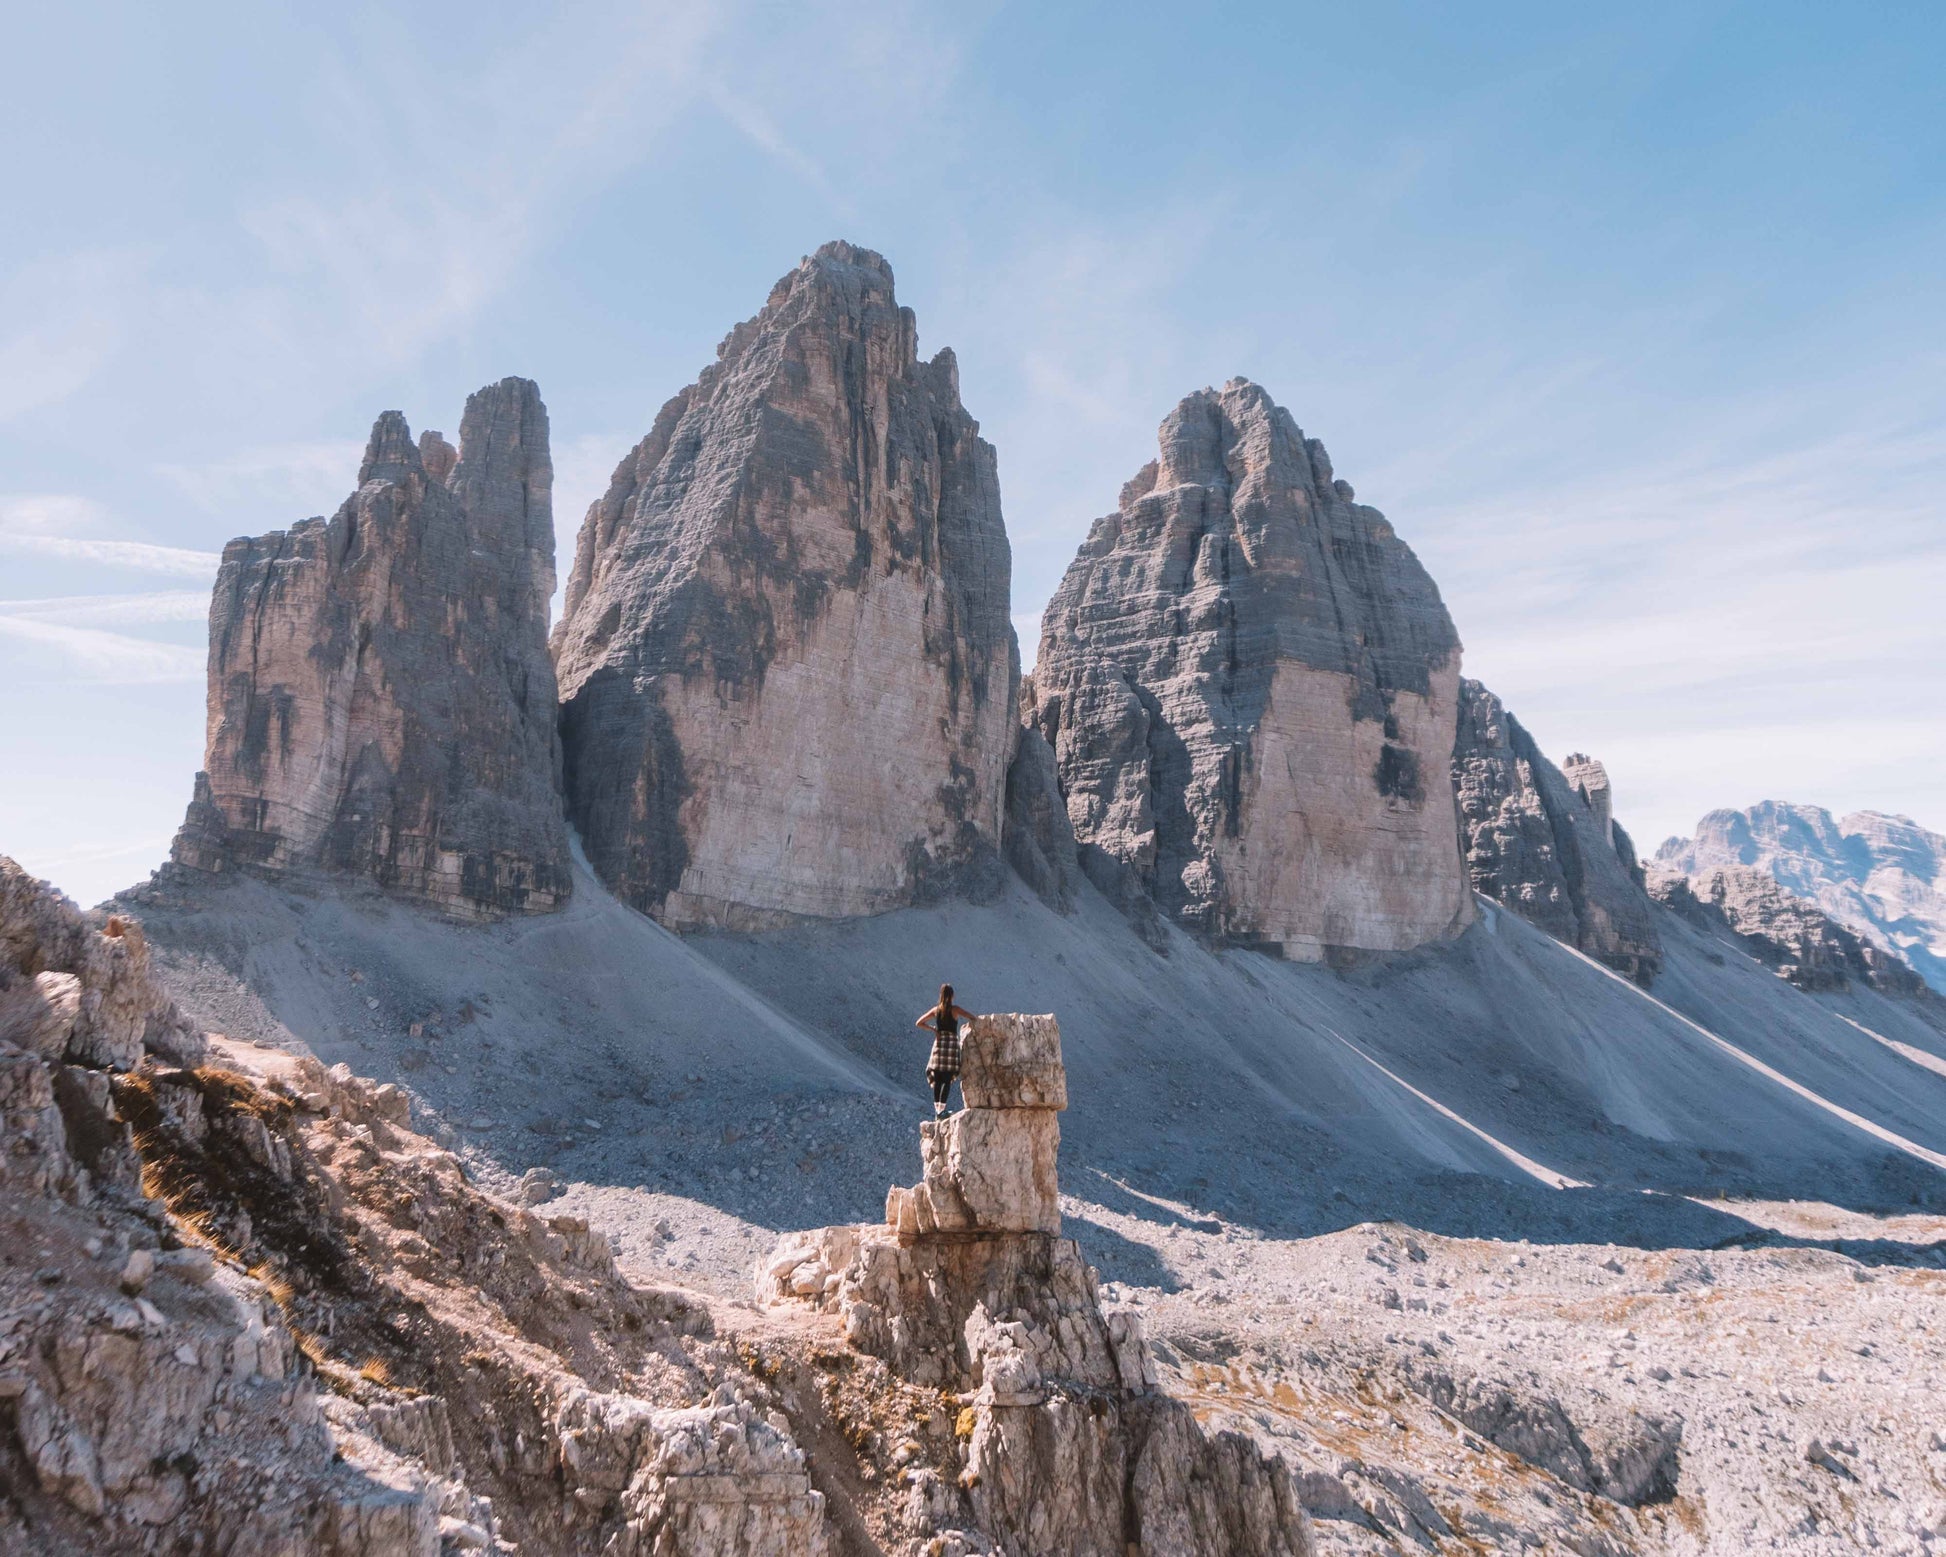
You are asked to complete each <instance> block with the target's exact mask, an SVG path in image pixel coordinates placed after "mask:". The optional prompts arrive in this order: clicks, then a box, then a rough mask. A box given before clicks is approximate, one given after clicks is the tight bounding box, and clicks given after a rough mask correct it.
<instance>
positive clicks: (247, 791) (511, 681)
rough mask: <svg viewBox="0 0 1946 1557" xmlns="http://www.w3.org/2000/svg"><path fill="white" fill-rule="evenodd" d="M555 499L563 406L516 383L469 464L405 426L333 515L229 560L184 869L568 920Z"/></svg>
mask: <svg viewBox="0 0 1946 1557" xmlns="http://www.w3.org/2000/svg"><path fill="white" fill-rule="evenodd" d="M552 484H553V467H552V465H551V463H550V460H549V455H548V442H547V412H546V409H545V408H544V407H543V406H542V404H541V400H540V394H539V392H538V390H536V389H535V387H534V385H533V384H531V383H530V382H528V381H527V380H525V379H513V378H510V379H505V380H502V381H501V382H500V383H498V384H493V385H489V386H488V387H487V388H485V389H482V390H480V391H479V392H478V393H477V394H475V395H473V396H472V397H471V398H470V399H469V400H468V401H467V403H466V414H465V416H464V417H463V418H462V419H461V424H460V447H459V448H458V450H454V449H453V447H452V446H451V445H450V444H448V443H447V442H446V441H445V440H444V439H443V438H441V437H440V435H439V434H438V433H436V432H427V433H425V434H423V435H422V436H421V437H420V438H419V440H418V442H417V443H414V441H413V439H412V436H411V433H410V431H409V429H408V428H407V426H406V423H405V418H404V417H402V416H400V415H399V413H397V412H396V411H388V412H386V413H385V414H384V415H383V416H381V417H380V418H379V420H378V422H377V424H376V425H375V426H374V427H373V429H372V435H371V440H370V442H369V443H368V444H367V445H366V448H365V457H364V461H363V463H362V464H361V465H360V467H359V472H358V490H357V491H356V492H354V493H353V494H352V495H351V496H350V497H349V498H347V499H346V500H345V503H344V505H343V506H342V507H341V508H340V509H339V510H338V512H337V513H336V514H335V515H333V516H332V518H331V519H330V520H328V521H327V520H324V519H307V520H305V521H303V522H302V523H300V524H297V525H294V526H292V527H291V528H290V529H289V530H288V531H285V530H273V531H271V532H270V533H269V534H268V535H262V536H257V537H254V538H244V539H240V540H234V541H232V542H230V544H229V545H228V546H227V547H225V548H224V552H223V564H222V567H221V569H220V571H219V572H218V574H217V578H216V588H215V593H214V596H213V598H212V600H211V604H210V646H209V718H208V735H207V742H206V747H205V753H204V759H203V768H204V771H203V772H202V773H201V774H199V775H198V776H197V779H196V790H195V797H194V799H193V800H192V801H191V803H190V807H189V812H188V816H187V818H186V820H185V821H184V823H183V827H182V830H181V832H180V833H179V834H178V835H177V838H176V842H175V847H174V850H173V857H174V860H175V862H176V863H177V864H178V865H180V866H185V867H189V868H193V869H198V870H203V871H222V870H233V869H239V868H241V869H247V870H252V871H256V872H260V873H266V874H282V873H286V872H299V873H302V872H310V871H323V872H331V873H336V874H342V875H350V876H358V877H363V878H367V879H369V880H372V881H375V882H377V883H378V884H379V885H380V886H383V887H385V888H387V889H389V890H391V891H394V892H397V893H399V894H400V895H402V896H405V897H409V898H414V899H418V900H420V901H422V902H426V903H429V904H431V905H433V906H435V907H437V908H439V909H441V910H444V911H446V912H448V913H453V914H457V915H461V916H464V917H480V916H490V915H495V914H501V913H508V912H532V911H537V910H545V909H549V908H553V907H556V906H558V905H559V904H560V902H561V901H562V900H563V899H564V898H565V897H566V896H567V893H568V847H567V828H566V825H565V819H564V817H563V814H562V807H561V798H560V784H559V770H560V748H559V741H558V739H557V736H556V717H557V716H556V698H555V686H554V671H553V666H552V664H551V662H550V661H549V659H548V656H547V645H546V638H547V611H548V601H549V598H550V597H551V596H552V594H553V592H554V529H553V517H552V508H551V498H550V493H551V490H552Z"/></svg>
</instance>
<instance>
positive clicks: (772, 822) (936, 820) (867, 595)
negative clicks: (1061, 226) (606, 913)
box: [554, 243, 1018, 926]
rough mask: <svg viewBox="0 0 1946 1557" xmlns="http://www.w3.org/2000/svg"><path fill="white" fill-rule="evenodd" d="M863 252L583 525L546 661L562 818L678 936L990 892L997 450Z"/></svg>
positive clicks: (1007, 710)
mask: <svg viewBox="0 0 1946 1557" xmlns="http://www.w3.org/2000/svg"><path fill="white" fill-rule="evenodd" d="M917 343H918V333H917V328H916V325H915V323H914V320H913V316H912V312H911V310H910V309H906V308H901V307H900V306H899V304H898V302H897V300H896V298H895V297H894V295H893V289H892V270H891V267H890V266H889V265H887V264H886V262H885V261H884V260H883V259H882V258H881V257H880V256H878V255H877V254H874V253H872V252H871V251H869V250H866V249H860V248H856V247H854V246H853V245H851V244H848V243H831V244H826V245H825V246H824V247H823V248H821V249H819V250H818V252H817V253H816V254H814V255H813V256H811V257H810V258H809V259H807V260H805V261H804V262H803V263H802V264H801V265H799V266H798V267H797V269H795V270H794V271H792V272H791V273H790V274H789V275H787V276H785V277H784V278H783V279H782V280H781V281H779V282H778V283H777V285H776V286H775V287H774V288H773V289H772V290H771V294H770V298H769V300H768V301H767V302H766V303H765V304H764V307H763V309H762V310H761V311H760V312H759V313H758V314H757V315H756V317H755V318H753V319H750V320H747V321H745V322H744V323H742V324H740V325H738V326H737V327H736V328H735V329H734V330H732V331H731V332H730V334H729V335H728V336H727V337H726V338H725V339H724V341H723V344H722V345H721V346H720V347H719V348H718V351H717V361H716V362H715V363H714V364H712V365H711V366H710V367H708V368H706V369H705V370H704V371H703V374H702V376H701V377H700V378H699V379H698V380H697V382H696V383H695V384H693V385H691V386H690V387H689V388H688V389H685V390H684V391H683V392H682V393H681V394H679V395H677V396H676V397H675V398H674V399H673V400H671V401H670V402H669V403H668V404H667V405H666V406H664V407H663V408H662V412H661V414H660V415H659V416H657V418H656V421H655V426H654V428H653V429H652V430H651V432H650V433H649V435H648V436H647V437H646V438H644V439H643V440H642V442H641V443H640V444H638V445H637V446H636V448H635V449H634V450H633V451H632V452H631V453H630V454H629V455H628V457H627V458H625V459H624V460H623V461H622V463H621V464H620V466H619V467H617V469H616V471H615V476H614V479H613V481H612V483H611V484H610V486H609V489H608V492H607V494H606V495H605V496H604V497H602V498H601V499H600V500H599V501H597V502H596V503H595V504H594V505H593V506H592V507H591V508H590V509H589V511H588V517H587V520H586V522H585V523H584V524H583V525H582V528H581V536H580V540H579V542H578V544H577V546H576V550H575V560H574V567H573V570H572V572H571V574H570V576H569V580H568V590H567V605H566V610H565V613H564V616H563V619H562V621H561V623H560V625H559V627H558V628H557V629H556V631H555V636H554V650H555V657H556V667H557V670H558V673H559V676H560V683H561V691H562V695H563V698H564V709H563V723H562V733H563V740H564V745H565V751H566V760H567V784H568V799H569V807H570V812H571V815H572V816H573V819H574V821H575V823H576V825H577V827H578V828H579V829H580V832H581V836H582V839H583V841H584V842H585V843H586V845H587V849H588V855H589V858H590V860H591V861H592V862H593V864H594V866H595V869H596V870H597V871H598V872H599V873H600V874H601V876H602V878H603V879H604V880H605V881H606V882H607V883H608V884H609V885H610V886H611V887H612V888H613V889H614V890H615V891H616V892H617V893H619V894H620V895H621V896H622V897H624V898H625V899H627V900H628V901H629V902H631V903H633V904H635V905H636V906H638V907H640V908H643V909H645V910H648V911H650V912H653V913H655V914H657V915H658V916H660V917H661V918H662V919H664V920H665V921H666V922H668V923H670V924H674V925H696V924H715V925H728V926H753V925H761V924H765V923H772V922H776V921H777V920H780V919H788V918H793V917H825V916H838V915H851V914H869V913H876V912H880V911H882V910H885V909H889V908H895V907H899V906H902V905H905V904H909V903H914V902H919V901H924V900H927V899H929V898H932V897H936V896H938V895H940V894H942V893H946V892H953V891H963V890H979V889H981V888H982V887H984V886H990V885H991V884H993V883H994V882H995V881H996V880H997V872H998V867H997V863H996V862H997V860H998V848H999V835H1000V826H1001V806H1002V801H1003V788H1004V776H1005V769H1006V764H1007V761H1008V758H1009V756H1010V754H1011V750H1012V744H1013V737H1012V729H1013V724H1014V686H1015V681H1016V679H1017V675H1018V668H1017V667H1018V655H1017V651H1016V648H1015V644H1014V639H1013V629H1012V627H1011V625H1010V623H1009V618H1008V610H1007V607H1008V589H1009V581H1010V572H1011V559H1010V553H1009V550H1008V546H1007V537H1006V529H1005V526H1004V524H1003V523H1002V520H1001V516H1000V491H999V482H998V478H997V475H996V471H995V463H994V454H993V449H992V448H991V447H990V446H989V445H988V444H987V443H986V442H985V441H984V440H982V439H981V438H980V437H979V429H978V425H977V424H976V423H975V422H974V421H973V419H972V418H971V417H970V416H968V415H967V414H966V411H965V410H964V409H963V408H962V407H961V405H960V400H959V382H958V380H959V374H958V368H957V366H956V365H955V363H954V361H953V357H952V354H951V353H950V352H945V351H942V352H940V353H939V354H938V355H937V356H935V357H934V358H933V359H932V360H931V361H930V362H926V361H922V360H920V358H919V356H918V353H917Z"/></svg>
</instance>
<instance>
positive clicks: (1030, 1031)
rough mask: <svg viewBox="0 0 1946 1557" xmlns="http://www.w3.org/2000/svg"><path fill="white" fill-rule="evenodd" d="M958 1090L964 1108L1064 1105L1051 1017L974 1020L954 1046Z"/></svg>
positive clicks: (1064, 1076)
mask: <svg viewBox="0 0 1946 1557" xmlns="http://www.w3.org/2000/svg"><path fill="white" fill-rule="evenodd" d="M960 1091H961V1094H962V1095H963V1096H964V1097H965V1099H966V1106H967V1107H968V1108H969V1109H988V1108H1020V1109H1035V1108H1042V1109H1053V1110H1056V1111H1059V1110H1061V1109H1064V1108H1066V1107H1067V1106H1068V1073H1067V1067H1066V1066H1064V1065H1063V1064H1062V1063H1061V1028H1060V1024H1059V1023H1058V1022H1056V1021H1055V1019H1054V1018H1053V1017H1051V1016H1021V1015H1017V1014H1012V1013H1009V1014H1005V1015H996V1016H976V1017H974V1018H973V1020H972V1022H971V1023H969V1024H968V1026H967V1029H966V1034H965V1037H964V1039H963V1040H962V1042H961V1044H960Z"/></svg>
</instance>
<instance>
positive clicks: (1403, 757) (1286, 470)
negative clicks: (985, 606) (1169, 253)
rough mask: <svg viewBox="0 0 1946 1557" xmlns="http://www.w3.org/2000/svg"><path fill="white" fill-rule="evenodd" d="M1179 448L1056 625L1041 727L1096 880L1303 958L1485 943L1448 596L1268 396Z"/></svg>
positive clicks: (1196, 404) (1180, 410) (1146, 475)
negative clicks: (1453, 758)
mask: <svg viewBox="0 0 1946 1557" xmlns="http://www.w3.org/2000/svg"><path fill="white" fill-rule="evenodd" d="M1160 444H1161V448H1160V453H1159V457H1158V458H1157V459H1155V460H1153V461H1151V462H1150V463H1149V464H1148V465H1146V466H1144V467H1143V469H1142V470H1141V472H1140V473H1139V474H1138V475H1137V476H1136V477H1135V479H1134V480H1133V481H1131V482H1129V483H1128V485H1127V486H1125V487H1124V488H1123V489H1122V495H1121V501H1120V503H1119V505H1118V506H1117V508H1116V510H1115V512H1113V513H1112V514H1109V515H1107V516H1106V517H1105V518H1102V519H1098V520H1096V521H1095V524H1094V527H1093V529H1092V530H1091V531H1090V532H1089V535H1088V539H1087V541H1086V542H1085V543H1084V544H1083V545H1082V547H1081V551H1080V554H1079V555H1078V556H1077V557H1076V558H1075V560H1074V562H1073V564H1072V565H1071V566H1070V567H1069V569H1068V571H1067V575H1066V577H1065V578H1064V579H1063V580H1062V582H1061V587H1060V588H1059V589H1058V590H1057V591H1056V592H1055V595H1054V598H1053V600H1052V602H1051V603H1050V604H1049V606H1048V609H1047V614H1046V617H1045V618H1044V619H1043V622H1042V626H1041V646H1040V657H1039V661H1038V663H1037V664H1036V666H1035V669H1034V675H1033V679H1032V691H1033V708H1032V710H1031V714H1030V718H1031V720H1032V722H1033V724H1034V725H1035V726H1036V728H1037V729H1038V730H1039V731H1040V733H1041V734H1042V735H1043V736H1044V737H1045V738H1046V739H1047V740H1048V742H1049V743H1050V744H1051V745H1052V746H1053V748H1054V752H1055V754H1056V757H1057V760H1058V765H1059V771H1060V780H1061V789H1062V792H1063V793H1064V795H1065V796H1066V799H1067V809H1068V815H1069V817H1070V819H1071V821H1072V823H1073V828H1074V834H1075V837H1076V839H1077V840H1078V842H1079V843H1080V845H1081V850H1082V865H1083V868H1084V869H1086V870H1088V872H1089V874H1090V875H1091V876H1093V877H1094V879H1095V880H1096V881H1097V882H1098V884H1101V885H1102V886H1103V887H1104V889H1105V890H1107V891H1109V893H1110V895H1111V896H1117V897H1119V898H1121V899H1122V900H1123V901H1124V902H1125V903H1127V902H1130V901H1140V899H1141V898H1142V897H1144V896H1147V897H1151V898H1153V900H1154V902H1155V903H1156V905H1157V906H1158V907H1159V908H1160V909H1161V910H1162V911H1163V912H1164V913H1165V914H1168V915H1170V916H1172V917H1174V918H1175V919H1177V920H1178V921H1179V922H1181V923H1182V924H1184V925H1186V926H1188V927H1190V928H1191V929H1193V930H1195V931H1197V932H1199V933H1200V934H1202V935H1204V936H1206V937H1207V938H1209V939H1212V940H1216V941H1225V942H1232V943H1242V944H1248V945H1259V946H1263V947H1266V948H1269V949H1275V950H1281V951H1282V952H1283V953H1284V954H1285V955H1287V956H1290V957H1293V958H1297V959H1303V960H1315V959H1317V958H1319V957H1321V956H1323V955H1324V954H1325V953H1326V951H1327V950H1328V949H1330V948H1333V947H1349V948H1360V949H1367V950H1377V951H1391V950H1399V949H1403V948H1406V947H1411V946H1416V945H1418V944H1420V943H1422V942H1425V941H1428V940H1432V939H1435V938H1437V937H1439V936H1442V935H1445V934H1448V933H1450V932H1452V931H1454V930H1456V929H1458V928H1461V927H1463V926H1464V925H1466V924H1467V923H1468V922H1470V919H1471V915H1472V898H1471V894H1470V893H1469V891H1468V888H1467V882H1466V877H1465V873H1464V871H1463V870H1462V869H1461V866H1460V860H1459V845H1458V840H1457V835H1456V830H1455V821H1454V815H1453V804H1452V788H1451V780H1450V777H1449V774H1448V764H1449V756H1450V753H1451V749H1452V738H1453V728H1454V718H1455V709H1456V703H1457V697H1458V683H1459V661H1460V644H1459V638H1458V636H1457V634H1456V633H1455V632H1454V630H1453V624H1452V620H1451V619H1450V618H1449V617H1448V616H1447V614H1446V607H1445V605H1444V604H1443V603H1442V602H1441V600H1440V598H1439V591H1438V590H1437V588H1435V587H1434V585H1433V582H1432V580H1431V579H1430V578H1429V577H1428V576H1427V574H1426V571H1425V569H1424V568H1422V567H1421V566H1420V565H1419V561H1418V559H1417V558H1416V557H1415V556H1414V555H1413V554H1412V551H1411V549H1410V548H1409V547H1408V546H1406V544H1405V543H1404V542H1403V541H1401V540H1400V539H1399V538H1398V536H1397V535H1396V534H1394V533H1393V530H1392V527H1391V526H1390V525H1389V524H1387V523H1386V521H1385V518H1384V516H1383V515H1381V514H1380V513H1379V512H1378V511H1377V510H1376V509H1372V508H1367V507H1364V506H1363V505H1361V504H1359V503H1357V502H1356V501H1354V498H1353V493H1352V489H1351V487H1350V485H1349V484H1348V483H1346V482H1343V481H1340V480H1337V479H1336V478H1335V477H1334V476H1333V474H1332V470H1331V462H1330V460H1329V458H1328V457H1327V456H1326V454H1325V452H1324V448H1323V446H1322V445H1321V444H1319V443H1318V442H1317V441H1316V440H1315V439H1309V438H1306V437H1305V436H1304V434H1303V433H1302V432H1301V431H1300V430H1299V429H1298V426H1297V424H1296V423H1295V422H1294V421H1293V420H1292V419H1291V416H1290V413H1289V412H1288V411H1285V410H1284V409H1283V408H1282V407H1280V406H1278V405H1276V404H1274V403H1273V402H1272V401H1271V398H1270V396H1269V395H1267V394H1266V393H1265V392H1264V391H1263V390H1262V389H1260V388H1259V387H1258V386H1257V385H1255V384H1253V383H1250V382H1249V381H1248V380H1246V379H1233V380H1231V381H1230V382H1229V383H1228V384H1226V385H1225V386H1224V387H1223V388H1222V389H1221V390H1220V391H1219V390H1209V389H1205V390H1202V391H1199V392H1198V393H1196V394H1193V395H1191V396H1189V397H1188V398H1187V399H1186V400H1184V401H1183V402H1182V404H1180V405H1179V406H1177V407H1176V409H1175V410H1174V411H1173V412H1171V413H1170V415H1169V416H1168V418H1167V419H1166V420H1165V421H1164V422H1163V424H1162V428H1161V432H1160Z"/></svg>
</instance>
